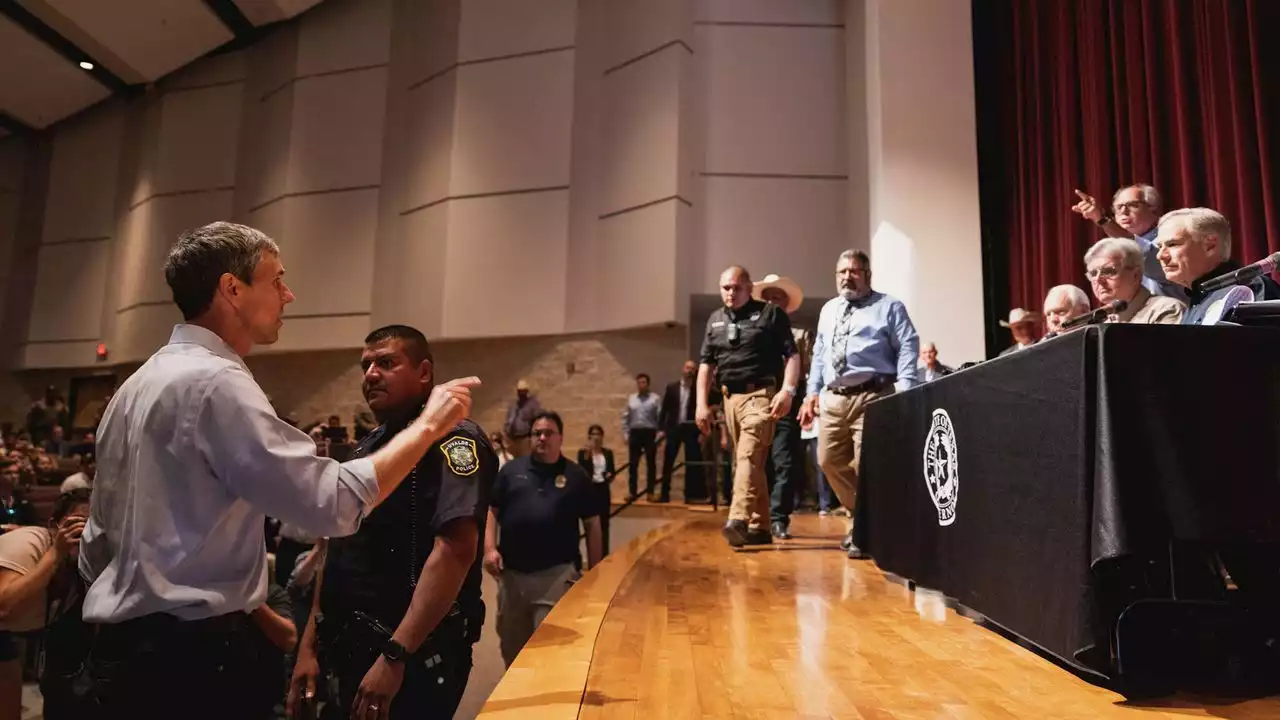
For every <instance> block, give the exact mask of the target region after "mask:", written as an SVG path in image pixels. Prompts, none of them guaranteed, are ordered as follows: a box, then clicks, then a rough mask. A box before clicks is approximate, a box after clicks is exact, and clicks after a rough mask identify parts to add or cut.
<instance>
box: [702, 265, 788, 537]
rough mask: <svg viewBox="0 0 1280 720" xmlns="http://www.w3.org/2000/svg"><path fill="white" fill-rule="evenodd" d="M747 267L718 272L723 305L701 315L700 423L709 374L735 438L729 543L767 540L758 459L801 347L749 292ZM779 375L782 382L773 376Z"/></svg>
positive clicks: (783, 318)
mask: <svg viewBox="0 0 1280 720" xmlns="http://www.w3.org/2000/svg"><path fill="white" fill-rule="evenodd" d="M751 290H752V282H751V275H750V274H749V273H748V272H747V270H746V268H743V267H741V266H738V265H734V266H732V267H730V268H729V269H727V270H725V271H724V272H723V273H721V274H720V298H721V300H723V301H724V307H721V308H719V309H717V310H716V311H715V312H713V313H711V317H709V318H707V331H706V334H705V336H704V338H703V341H702V363H701V365H700V366H699V367H698V411H697V415H696V420H697V423H698V427H699V429H701V430H702V432H704V433H707V432H710V431H711V409H710V406H709V403H708V398H709V397H710V395H711V380H712V378H711V374H712V373H713V372H714V373H715V374H716V382H717V383H718V384H719V385H720V392H721V394H722V395H723V396H724V414H725V423H726V425H727V426H728V430H729V441H730V442H731V443H732V444H733V451H734V466H733V502H732V503H731V504H730V506H729V522H728V523H726V524H725V526H724V531H723V534H724V537H725V539H726V540H728V541H729V545H730V546H732V547H742V546H743V545H767V544H769V543H770V542H772V537H771V536H770V533H769V527H768V523H769V494H768V486H767V483H766V482H765V468H764V464H765V463H766V462H768V459H769V446H770V443H772V442H773V428H774V424H775V423H776V422H777V420H778V418H780V417H783V416H785V415H786V414H787V413H789V412H790V411H791V403H792V401H793V400H794V398H795V394H796V385H797V383H799V381H800V355H799V354H798V353H797V352H796V341H795V338H794V337H793V336H792V334H791V321H790V320H789V319H788V318H787V314H786V312H784V311H783V309H782V308H780V307H778V306H777V305H774V304H772V303H766V302H763V301H761V300H756V299H753V298H752V297H751ZM779 379H781V384H779Z"/></svg>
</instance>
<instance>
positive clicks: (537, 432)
mask: <svg viewBox="0 0 1280 720" xmlns="http://www.w3.org/2000/svg"><path fill="white" fill-rule="evenodd" d="M529 434H530V435H532V436H534V437H555V436H556V435H559V434H560V433H558V432H556V431H555V430H534V431H532V432H530V433H529Z"/></svg>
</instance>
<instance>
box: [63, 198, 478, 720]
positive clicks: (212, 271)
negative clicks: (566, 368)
mask: <svg viewBox="0 0 1280 720" xmlns="http://www.w3.org/2000/svg"><path fill="white" fill-rule="evenodd" d="M165 280H166V281H167V282H168V284H169V287H170V289H171V290H172V291H173V298H174V302H175V303H176V304H177V305H178V309H179V310H181V311H182V315H183V317H184V319H185V320H186V322H185V323H184V324H181V325H178V326H177V327H176V328H174V330H173V335H172V336H171V337H170V339H169V344H167V345H165V346H164V347H162V348H160V350H158V351H157V352H156V353H155V354H154V355H152V356H151V358H150V359H149V360H147V362H146V363H145V364H143V366H142V367H141V368H139V369H138V371H137V372H135V373H134V374H133V375H132V376H131V377H130V378H129V379H128V380H126V381H125V382H124V384H123V385H121V387H120V389H119V391H117V392H116V393H115V396H114V397H113V398H112V400H111V402H110V404H108V405H107V409H106V412H105V414H104V415H103V418H102V424H101V425H100V426H99V431H98V443H97V464H98V471H97V476H96V477H95V479H94V490H93V504H92V511H91V513H90V518H89V520H88V522H87V523H86V525H85V530H84V535H83V537H82V539H81V543H80V544H81V550H80V573H81V575H83V576H84V578H85V580H86V581H87V583H88V585H89V587H88V590H87V592H86V594H85V599H84V619H85V620H87V621H89V622H93V623H99V624H100V625H99V629H98V633H97V636H96V639H95V641H94V643H95V644H94V649H93V657H92V660H91V665H92V666H93V667H91V669H90V670H91V672H90V675H91V676H92V677H93V678H94V682H93V687H92V688H91V692H92V694H93V701H94V702H95V703H96V705H97V707H98V709H99V710H100V711H101V713H102V716H103V717H120V718H158V717H182V718H210V719H212V718H232V717H249V715H250V712H249V710H248V709H247V706H246V705H245V702H246V700H252V699H253V696H252V694H251V693H248V692H247V691H246V687H247V686H248V684H249V683H248V682H247V681H246V678H245V677H243V673H244V672H245V669H246V668H252V667H253V666H254V665H253V662H252V653H253V652H254V647H255V646H254V645H253V644H252V642H253V641H252V639H251V635H250V634H249V633H248V632H247V626H246V618H247V617H248V615H247V613H249V612H252V611H254V610H255V609H257V608H258V607H259V606H260V605H262V604H263V602H264V601H265V600H266V595H267V553H266V545H265V541H264V539H263V523H264V520H265V517H264V515H267V514H269V515H271V516H272V517H276V518H279V519H281V520H283V521H284V522H287V523H289V524H291V525H294V526H297V527H298V528H301V529H302V530H303V531H306V532H309V533H311V534H313V535H317V536H340V535H350V534H351V533H354V532H355V531H356V529H357V528H359V526H360V521H361V520H362V519H363V518H364V517H365V516H366V515H367V514H368V513H369V511H371V510H372V509H373V508H374V507H376V506H377V505H378V504H379V503H381V502H382V501H383V500H385V499H386V498H387V496H389V495H390V494H391V492H392V491H393V490H395V489H396V487H397V486H399V484H400V482H401V481H402V480H403V479H404V478H405V476H406V475H408V474H409V471H410V470H412V469H413V468H414V466H415V465H417V463H418V461H419V460H420V459H421V458H422V455H423V453H425V452H426V451H427V449H428V448H430V447H431V445H432V444H433V443H434V442H435V441H436V440H438V439H440V438H441V436H443V435H444V433H446V432H448V431H449V430H450V429H451V428H453V426H454V425H455V424H456V423H457V422H458V421H459V420H461V419H462V418H463V417H465V416H466V414H467V413H468V412H469V411H470V407H471V397H470V390H469V388H471V387H474V386H475V385H477V384H479V381H478V380H477V379H475V378H469V379H467V380H462V381H452V382H448V383H442V384H440V385H437V386H436V387H435V388H434V389H433V390H432V391H431V395H430V399H429V400H428V401H427V403H426V406H425V407H424V408H423V411H422V413H421V414H420V415H419V416H418V417H417V418H415V419H414V420H413V421H411V422H410V423H409V424H408V425H407V427H405V428H404V429H403V430H402V431H401V432H400V433H399V434H398V435H396V437H395V438H393V439H392V440H391V441H390V442H388V443H387V444H386V446H385V447H383V448H382V449H380V450H378V451H377V452H375V453H373V454H372V455H370V456H369V457H366V458H360V459H358V460H352V461H350V462H346V463H341V464H340V463H338V462H337V461H335V460H332V459H330V458H322V457H317V456H316V446H315V443H313V442H312V441H311V439H310V438H308V437H307V436H306V434H305V433H303V432H302V431H300V430H298V429H297V428H295V427H293V426H291V425H289V424H288V423H286V422H285V421H284V420H281V419H280V418H279V417H278V416H277V415H276V412H275V410H274V409H272V407H271V403H270V402H269V401H268V400H267V396H266V394H264V393H263V391H262V388H260V387H259V386H258V384H257V382H255V381H254V379H253V375H252V374H251V373H250V372H249V369H248V367H247V366H246V365H245V362H244V356H245V355H247V354H248V353H249V350H250V349H251V348H252V347H253V346H254V345H255V344H256V345H270V344H272V343H274V342H275V341H276V340H277V338H278V337H279V334H280V328H281V327H282V325H283V321H282V320H281V316H282V315H283V313H284V306H285V305H287V304H288V303H290V302H292V301H293V299H294V297H293V292H292V291H290V290H289V287H288V286H287V285H285V282H284V266H283V265H282V264H281V262H280V250H279V248H278V247H277V246H276V243H275V242H274V241H273V240H272V239H271V238H269V237H267V236H266V235H265V234H263V233H262V232H259V231H258V230H254V229H253V228H249V227H245V226H243V225H235V224H232V223H224V222H217V223H212V224H210V225H206V226H204V227H201V228H198V229H196V230H193V231H190V232H188V233H184V234H183V236H182V237H181V238H180V239H179V240H178V243H177V244H176V245H175V246H174V247H173V249H172V250H171V251H170V253H169V257H168V260H167V261H166V263H165Z"/></svg>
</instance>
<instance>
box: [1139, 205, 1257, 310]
mask: <svg viewBox="0 0 1280 720" xmlns="http://www.w3.org/2000/svg"><path fill="white" fill-rule="evenodd" d="M1156 245H1157V246H1159V254H1158V256H1157V257H1159V259H1160V265H1161V267H1162V268H1163V269H1164V274H1165V276H1166V277H1168V278H1169V280H1170V281H1171V282H1175V283H1177V284H1178V285H1181V286H1182V287H1184V288H1186V289H1187V290H1188V291H1189V293H1188V294H1189V296H1190V302H1189V303H1188V305H1187V311H1186V313H1185V314H1183V316H1182V324H1183V325H1201V324H1212V323H1214V322H1216V321H1217V319H1218V318H1217V317H1215V316H1214V314H1213V313H1211V310H1217V311H1219V312H1220V309H1215V308H1214V305H1215V303H1217V301H1218V300H1223V299H1225V297H1226V295H1227V293H1229V292H1231V290H1232V288H1231V287H1225V288H1221V289H1219V290H1216V291H1214V292H1211V293H1205V292H1202V291H1201V290H1200V286H1201V285H1202V284H1203V283H1204V281H1206V280H1208V279H1210V278H1214V277H1217V276H1219V275H1223V274H1225V273H1229V272H1231V271H1233V270H1238V269H1239V268H1240V267H1241V266H1240V263H1237V262H1235V261H1234V260H1232V259H1231V224H1230V223H1229V222H1227V219H1226V218H1225V217H1223V216H1222V215H1221V214H1219V213H1217V212H1215V211H1213V210H1210V209H1209V208H1183V209H1181V210H1174V211H1172V212H1169V213H1167V214H1165V216H1164V217H1162V218H1160V231H1159V235H1158V236H1157V238H1156ZM1243 287H1247V288H1248V289H1249V290H1250V291H1252V293H1253V298H1252V299H1253V300H1276V299H1280V286H1277V285H1276V283H1275V281H1274V280H1272V279H1271V278H1270V277H1266V276H1263V277H1259V278H1257V279H1256V280H1254V281H1253V282H1251V283H1249V284H1247V285H1244V286H1243Z"/></svg>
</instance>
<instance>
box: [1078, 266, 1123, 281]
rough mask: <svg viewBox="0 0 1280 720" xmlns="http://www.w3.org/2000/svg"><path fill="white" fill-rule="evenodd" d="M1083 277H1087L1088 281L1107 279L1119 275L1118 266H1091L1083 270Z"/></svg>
mask: <svg viewBox="0 0 1280 720" xmlns="http://www.w3.org/2000/svg"><path fill="white" fill-rule="evenodd" d="M1084 276H1085V277H1087V278H1089V282H1093V281H1094V280H1097V279H1098V278H1106V279H1108V280H1112V279H1115V278H1117V277H1120V268H1118V267H1116V266H1115V265H1104V266H1102V267H1100V268H1093V269H1092V270H1089V271H1087V272H1085V274H1084Z"/></svg>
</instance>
